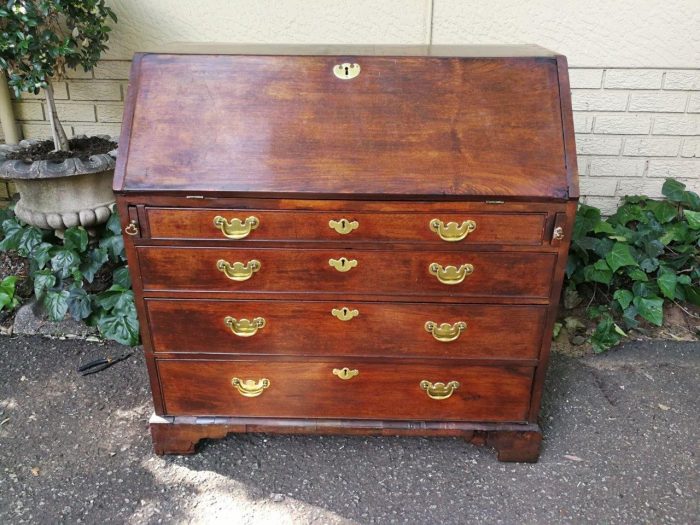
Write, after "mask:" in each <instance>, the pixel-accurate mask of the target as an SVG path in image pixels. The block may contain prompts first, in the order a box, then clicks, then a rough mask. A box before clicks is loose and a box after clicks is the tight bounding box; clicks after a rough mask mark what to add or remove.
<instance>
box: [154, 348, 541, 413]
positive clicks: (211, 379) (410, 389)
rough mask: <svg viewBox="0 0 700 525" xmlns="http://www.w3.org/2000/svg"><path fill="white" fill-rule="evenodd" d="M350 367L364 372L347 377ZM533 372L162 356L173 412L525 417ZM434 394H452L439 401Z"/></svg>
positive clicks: (161, 370) (165, 394) (166, 406)
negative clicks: (441, 385) (345, 374)
mask: <svg viewBox="0 0 700 525" xmlns="http://www.w3.org/2000/svg"><path fill="white" fill-rule="evenodd" d="M344 368H347V369H348V370H349V371H352V372H350V374H352V373H354V371H357V372H358V374H357V375H356V376H354V377H351V378H350V379H341V377H340V376H341V375H342V370H343V369H344ZM334 370H337V372H336V373H335V374H334ZM533 370H534V369H533V368H529V367H517V366H509V367H495V366H472V367H470V366H453V365H442V366H441V365H435V364H430V365H417V364H405V363H400V362H398V361H397V362H393V363H390V364H368V363H365V362H362V361H349V360H337V361H330V360H328V361H326V360H324V361H323V362H303V363H302V362H279V361H192V360H159V361H158V377H159V378H160V382H161V392H162V396H163V401H164V410H165V413H166V415H171V416H177V415H191V416H255V417H289V418H352V419H410V420H470V421H509V422H522V421H525V419H526V418H527V412H528V409H529V405H530V388H531V385H532V377H533ZM350 374H349V375H350ZM234 378H237V379H238V380H239V382H240V383H239V385H240V386H239V388H241V390H242V391H243V392H244V393H245V394H246V395H243V394H241V393H240V392H239V390H238V389H237V388H236V387H235V386H234V385H233V383H234ZM423 381H428V382H430V383H431V384H432V387H431V386H430V385H426V384H425V383H423ZM453 381H454V382H457V383H458V385H455V384H454V383H451V382H453ZM435 383H443V386H444V388H441V387H440V385H436V384H435ZM455 386H456V389H454V390H453V389H452V388H451V387H455ZM426 389H427V390H426ZM428 392H430V393H431V395H433V396H434V397H445V396H448V395H449V394H450V392H451V395H449V397H446V398H445V399H435V398H432V397H429V395H428ZM248 396H254V397H248Z"/></svg>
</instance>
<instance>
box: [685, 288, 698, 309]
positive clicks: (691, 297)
mask: <svg viewBox="0 0 700 525" xmlns="http://www.w3.org/2000/svg"><path fill="white" fill-rule="evenodd" d="M683 292H684V294H685V300H686V301H688V302H689V303H691V304H694V305H695V306H700V286H684V287H683Z"/></svg>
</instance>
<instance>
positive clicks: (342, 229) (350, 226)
mask: <svg viewBox="0 0 700 525" xmlns="http://www.w3.org/2000/svg"><path fill="white" fill-rule="evenodd" d="M328 226H330V227H331V228H333V229H334V230H335V231H336V232H338V233H339V234H340V235H347V234H348V233H350V232H351V231H353V230H356V229H357V228H359V227H360V223H359V222H357V221H349V220H347V219H338V220H337V221H334V220H330V221H328Z"/></svg>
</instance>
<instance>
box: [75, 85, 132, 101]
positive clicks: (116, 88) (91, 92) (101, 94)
mask: <svg viewBox="0 0 700 525" xmlns="http://www.w3.org/2000/svg"><path fill="white" fill-rule="evenodd" d="M70 98H71V100H121V98H122V95H121V87H120V85H119V83H118V82H94V81H93V82H72V83H71V85H70Z"/></svg>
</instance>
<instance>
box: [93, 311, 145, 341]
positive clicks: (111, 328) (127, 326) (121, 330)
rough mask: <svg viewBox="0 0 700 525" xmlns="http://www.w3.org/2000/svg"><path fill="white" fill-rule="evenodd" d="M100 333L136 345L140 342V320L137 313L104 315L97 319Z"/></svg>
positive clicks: (108, 337)
mask: <svg viewBox="0 0 700 525" xmlns="http://www.w3.org/2000/svg"><path fill="white" fill-rule="evenodd" d="M97 327H98V329H99V330H100V333H101V334H102V335H103V336H104V337H106V338H107V339H113V340H114V341H117V342H118V343H121V344H123V345H129V346H136V345H137V344H138V342H139V322H138V319H137V318H136V315H124V314H117V315H103V316H101V317H100V318H99V319H98V321H97Z"/></svg>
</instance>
